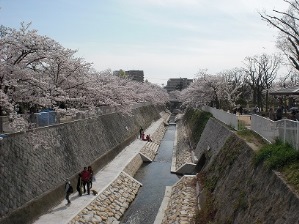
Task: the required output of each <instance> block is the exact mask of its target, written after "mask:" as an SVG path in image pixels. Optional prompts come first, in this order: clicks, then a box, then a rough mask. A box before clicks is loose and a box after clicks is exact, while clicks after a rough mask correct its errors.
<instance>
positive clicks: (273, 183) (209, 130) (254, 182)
mask: <svg viewBox="0 0 299 224" xmlns="http://www.w3.org/2000/svg"><path fill="white" fill-rule="evenodd" d="M195 154H196V155H197V156H198V158H199V163H201V164H200V166H199V167H201V168H202V169H201V171H200V172H199V173H198V174H197V176H198V186H199V188H198V194H199V203H200V207H201V211H200V214H199V216H198V223H208V222H209V221H211V222H215V223H290V224H294V223H299V215H298V211H299V197H298V195H297V194H296V193H294V192H293V191H292V190H291V188H290V187H289V186H288V185H287V184H286V183H285V181H284V180H283V178H282V177H281V175H280V173H278V172H274V171H269V170H267V169H266V168H265V167H264V166H263V165H259V166H258V167H256V166H255V165H254V164H253V157H254V151H253V149H252V148H251V147H250V146H249V145H248V144H247V143H246V142H245V141H244V140H243V139H240V138H239V137H238V136H237V135H236V134H234V133H233V132H232V131H230V130H229V129H228V128H227V127H226V126H225V125H223V124H222V123H220V122H219V121H217V120H215V119H210V120H209V121H208V123H207V125H206V126H205V129H204V131H203V133H202V135H201V139H200V141H199V142H198V145H197V148H196V150H195Z"/></svg>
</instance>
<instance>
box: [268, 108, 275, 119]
mask: <svg viewBox="0 0 299 224" xmlns="http://www.w3.org/2000/svg"><path fill="white" fill-rule="evenodd" d="M269 118H270V119H271V120H272V121H275V120H276V117H275V113H274V109H273V107H271V108H270V109H269Z"/></svg>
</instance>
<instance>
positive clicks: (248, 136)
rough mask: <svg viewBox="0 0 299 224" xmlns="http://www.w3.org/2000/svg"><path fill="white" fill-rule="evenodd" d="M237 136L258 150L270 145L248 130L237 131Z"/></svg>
mask: <svg viewBox="0 0 299 224" xmlns="http://www.w3.org/2000/svg"><path fill="white" fill-rule="evenodd" d="M237 135H238V136H240V137H241V138H242V139H244V140H245V141H246V142H249V143H252V144H254V145H256V146H257V147H258V148H260V147H262V146H264V145H267V144H268V142H267V141H266V140H265V139H263V138H262V137H261V136H260V135H259V134H257V133H255V132H254V131H252V130H249V129H247V128H245V129H242V130H239V131H237Z"/></svg>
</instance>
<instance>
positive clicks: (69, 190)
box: [68, 185, 74, 193]
mask: <svg viewBox="0 0 299 224" xmlns="http://www.w3.org/2000/svg"><path fill="white" fill-rule="evenodd" d="M68 192H69V193H73V192H74V189H73V186H72V185H70V186H69V189H68Z"/></svg>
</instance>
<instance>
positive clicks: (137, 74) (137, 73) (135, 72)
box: [113, 70, 144, 82]
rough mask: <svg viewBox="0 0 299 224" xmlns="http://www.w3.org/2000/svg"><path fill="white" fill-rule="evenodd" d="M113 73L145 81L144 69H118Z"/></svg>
mask: <svg viewBox="0 0 299 224" xmlns="http://www.w3.org/2000/svg"><path fill="white" fill-rule="evenodd" d="M113 75H116V76H124V77H127V78H129V79H132V80H133V81H137V82H144V73H143V71H142V70H129V71H123V70H118V71H113Z"/></svg>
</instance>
